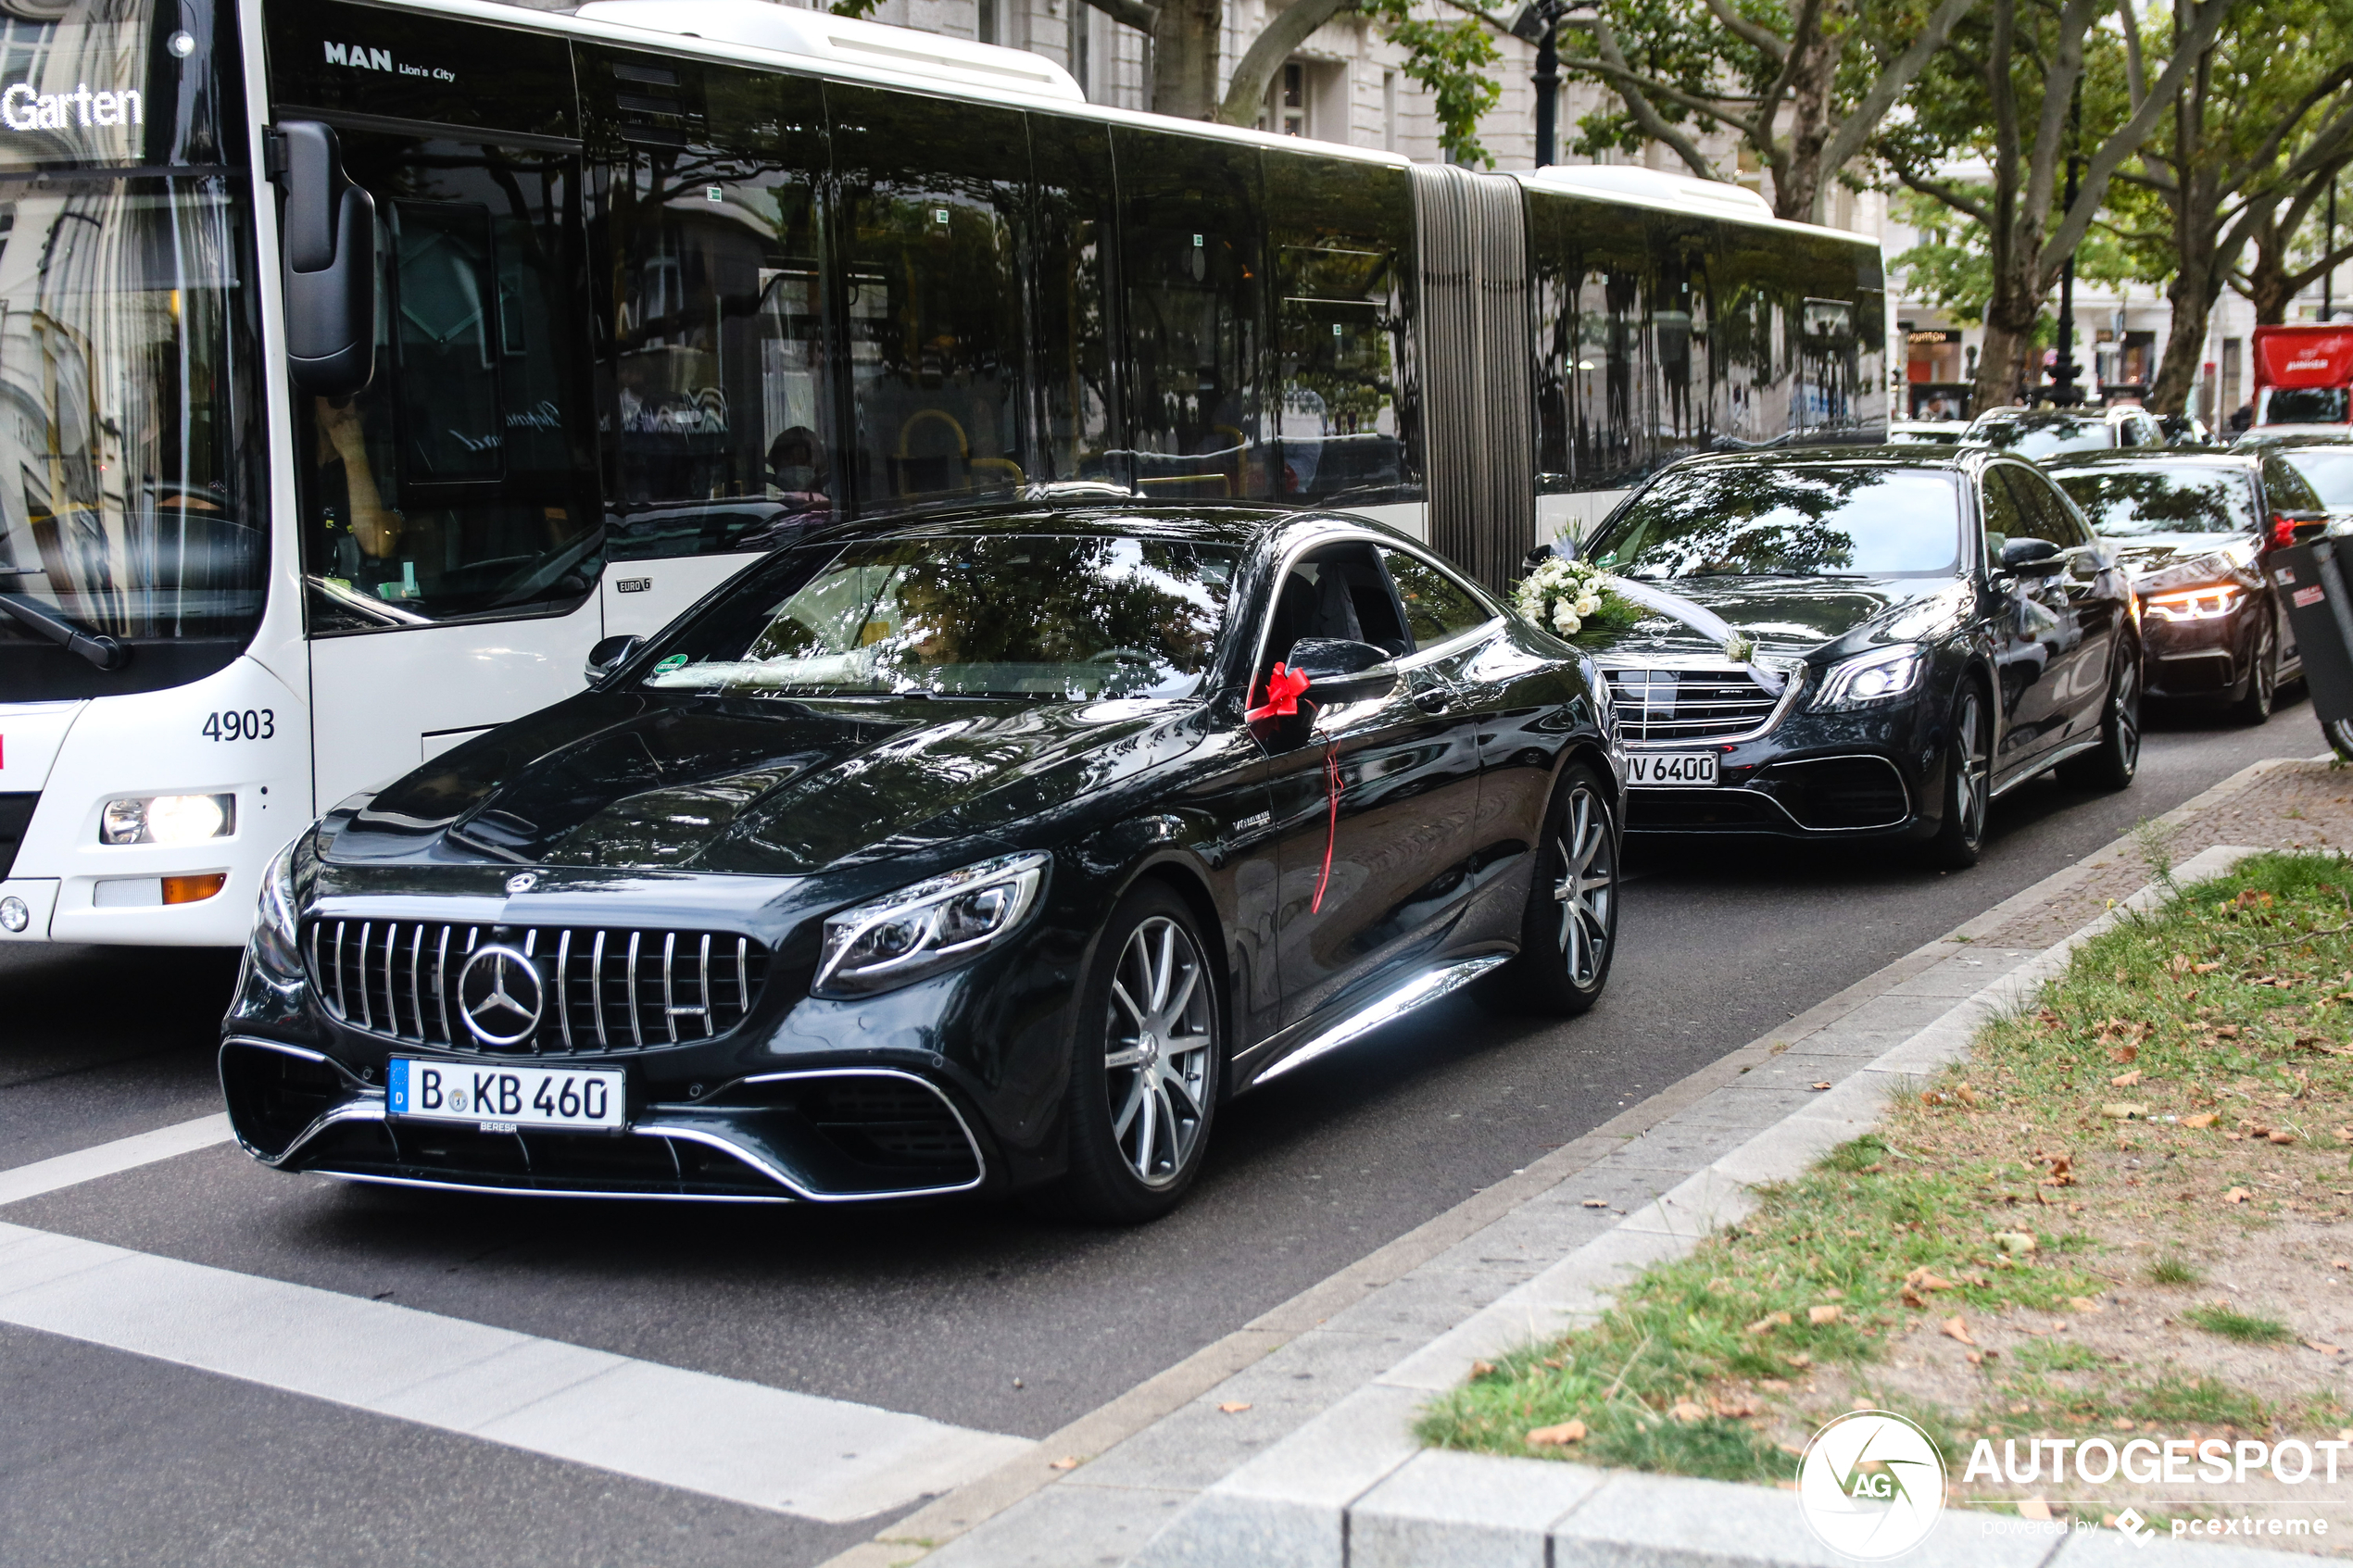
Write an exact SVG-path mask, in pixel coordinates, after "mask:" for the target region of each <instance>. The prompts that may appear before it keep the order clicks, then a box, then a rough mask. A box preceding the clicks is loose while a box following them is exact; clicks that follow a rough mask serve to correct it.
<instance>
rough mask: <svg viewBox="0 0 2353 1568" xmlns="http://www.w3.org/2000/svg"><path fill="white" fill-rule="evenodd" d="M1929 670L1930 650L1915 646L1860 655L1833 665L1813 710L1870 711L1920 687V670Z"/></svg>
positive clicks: (1825, 711)
mask: <svg viewBox="0 0 2353 1568" xmlns="http://www.w3.org/2000/svg"><path fill="white" fill-rule="evenodd" d="M1927 668H1928V650H1927V649H1925V648H1923V647H1920V646H1918V645H1916V644H1911V643H1906V644H1902V645H1899V646H1895V647H1892V648H1881V649H1879V650H1877V651H1876V652H1873V653H1866V654H1858V655H1856V657H1855V658H1853V659H1848V660H1846V661H1845V662H1844V663H1843V664H1834V665H1832V666H1831V671H1830V673H1829V674H1828V675H1827V676H1825V677H1824V678H1823V681H1822V689H1821V690H1820V691H1819V692H1818V693H1816V694H1815V696H1814V710H1815V711H1816V712H1818V713H1827V712H1834V711H1837V710H1838V709H1848V708H1867V707H1869V706H1870V705H1871V704H1872V703H1875V702H1886V701H1888V700H1889V699H1891V698H1894V697H1899V696H1904V695H1906V693H1908V692H1909V691H1910V690H1911V689H1912V688H1913V687H1914V686H1917V685H1919V684H1920V671H1923V670H1925V669H1927Z"/></svg>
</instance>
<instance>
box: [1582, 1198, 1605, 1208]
mask: <svg viewBox="0 0 2353 1568" xmlns="http://www.w3.org/2000/svg"><path fill="white" fill-rule="evenodd" d="M1585 1207H1586V1208H1588V1209H1606V1208H1608V1207H1609V1199H1608V1198H1587V1199H1586V1200H1585Z"/></svg>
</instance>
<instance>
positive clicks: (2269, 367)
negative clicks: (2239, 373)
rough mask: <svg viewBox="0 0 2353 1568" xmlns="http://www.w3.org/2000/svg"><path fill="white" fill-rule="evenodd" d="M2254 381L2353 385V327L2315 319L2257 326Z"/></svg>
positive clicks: (2258, 382)
mask: <svg viewBox="0 0 2353 1568" xmlns="http://www.w3.org/2000/svg"><path fill="white" fill-rule="evenodd" d="M2255 384H2256V385H2257V386H2346V385H2353V327H2342V326H2338V325H2336V324H2334V323H2333V322H2330V323H2322V322H2319V321H2314V322H2309V323H2299V324H2297V325H2293V326H2278V327H2258V328H2256V329H2255Z"/></svg>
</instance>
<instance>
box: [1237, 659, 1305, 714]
mask: <svg viewBox="0 0 2353 1568" xmlns="http://www.w3.org/2000/svg"><path fill="white" fill-rule="evenodd" d="M1306 691H1307V677H1306V676H1305V675H1303V674H1302V673H1301V672H1300V671H1296V670H1293V669H1292V668H1290V666H1289V665H1287V664H1277V665H1276V666H1275V669H1274V671H1273V672H1272V673H1271V674H1269V675H1268V676H1267V677H1266V701H1265V706H1263V707H1259V708H1252V709H1249V710H1247V711H1246V712H1244V713H1243V714H1242V717H1243V718H1244V719H1246V720H1248V721H1250V722H1252V723H1253V724H1255V723H1256V722H1258V721H1260V720H1261V719H1288V718H1290V716H1291V715H1292V714H1294V713H1297V712H1298V711H1299V699H1300V697H1301V696H1303V695H1305V693H1306ZM1228 711H1229V712H1230V711H1231V709H1228Z"/></svg>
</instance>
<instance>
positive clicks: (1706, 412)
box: [1651, 213, 1718, 458]
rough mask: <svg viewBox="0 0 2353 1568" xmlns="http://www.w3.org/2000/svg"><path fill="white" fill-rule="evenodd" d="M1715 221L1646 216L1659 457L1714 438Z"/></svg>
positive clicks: (1692, 449) (1700, 446)
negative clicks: (1652, 256)
mask: <svg viewBox="0 0 2353 1568" xmlns="http://www.w3.org/2000/svg"><path fill="white" fill-rule="evenodd" d="M1715 231H1716V225H1715V223H1714V222H1713V221H1712V220H1708V219H1705V218H1692V217H1688V216H1685V215H1682V214H1677V213H1654V214H1653V215H1652V217H1651V233H1652V243H1653V245H1655V247H1656V249H1657V253H1658V257H1659V267H1658V276H1657V281H1656V282H1655V294H1654V295H1653V296H1652V300H1651V334H1652V348H1653V352H1654V354H1655V356H1656V362H1657V365H1658V397H1659V417H1658V433H1659V438H1660V441H1661V444H1662V445H1663V446H1664V447H1665V448H1666V450H1663V451H1662V452H1661V453H1660V454H1659V456H1660V457H1661V458H1667V457H1670V456H1671V457H1681V456H1683V455H1684V454H1685V453H1688V452H1700V451H1705V450H1706V449H1707V447H1708V445H1710V444H1711V443H1712V442H1713V441H1714V440H1715V437H1716V400H1717V385H1718V370H1717V366H1716V360H1715V354H1714V343H1713V332H1712V325H1713V323H1712V321H1711V309H1712V306H1713V295H1714V282H1715V280H1714V276H1713V273H1714V269H1713V267H1712V266H1711V265H1710V264H1711V262H1712V261H1713V260H1714V258H1715V250H1716V232H1715Z"/></svg>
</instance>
